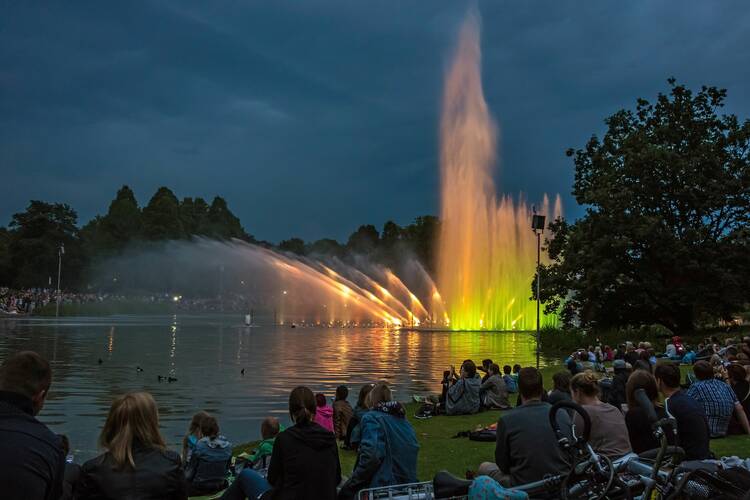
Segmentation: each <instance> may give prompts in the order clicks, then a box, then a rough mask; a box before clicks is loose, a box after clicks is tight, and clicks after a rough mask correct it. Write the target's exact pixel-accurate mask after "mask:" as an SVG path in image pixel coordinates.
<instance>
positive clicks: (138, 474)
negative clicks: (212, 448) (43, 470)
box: [76, 392, 187, 500]
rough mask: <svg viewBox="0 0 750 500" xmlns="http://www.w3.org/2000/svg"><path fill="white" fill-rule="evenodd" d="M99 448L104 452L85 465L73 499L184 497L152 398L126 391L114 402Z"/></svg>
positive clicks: (176, 464)
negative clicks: (160, 428) (104, 450)
mask: <svg viewBox="0 0 750 500" xmlns="http://www.w3.org/2000/svg"><path fill="white" fill-rule="evenodd" d="M99 444H100V446H101V447H102V448H104V449H106V450H107V451H106V452H105V453H103V454H102V455H99V456H98V457H96V458H93V459H91V460H89V461H88V462H86V463H85V464H83V468H82V471H81V472H82V473H81V481H80V484H79V485H78V487H77V488H76V498H77V499H79V500H87V499H92V500H94V499H96V500H99V499H104V498H116V499H118V500H136V499H137V500H184V499H186V498H187V488H186V483H185V473H184V472H183V470H182V462H181V460H180V455H178V454H177V453H175V452H173V451H168V450H167V449H166V445H165V444H164V438H163V437H162V436H161V434H160V433H159V413H158V411H157V408H156V401H154V398H153V397H152V396H151V394H149V393H147V392H130V393H128V394H125V395H123V396H120V397H118V398H117V399H115V400H114V402H113V403H112V407H111V408H110V409H109V414H108V415H107V420H106V421H105V422H104V428H102V432H101V434H100V436H99Z"/></svg>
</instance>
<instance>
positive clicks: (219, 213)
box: [207, 196, 249, 240]
mask: <svg viewBox="0 0 750 500" xmlns="http://www.w3.org/2000/svg"><path fill="white" fill-rule="evenodd" d="M208 224H209V231H208V233H207V234H208V236H210V237H212V238H217V239H220V240H228V239H231V238H240V239H244V240H247V239H248V238H249V236H248V235H247V233H245V230H244V229H242V224H240V220H239V219H238V218H237V217H236V216H235V215H234V214H233V213H232V212H231V210H229V207H228V206H227V202H226V200H224V198H222V197H221V196H217V197H215V198H214V200H213V201H212V202H211V207H210V208H209V209H208Z"/></svg>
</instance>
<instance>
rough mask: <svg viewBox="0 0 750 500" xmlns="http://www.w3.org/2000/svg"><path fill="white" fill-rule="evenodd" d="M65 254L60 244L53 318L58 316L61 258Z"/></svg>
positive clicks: (63, 247)
mask: <svg viewBox="0 0 750 500" xmlns="http://www.w3.org/2000/svg"><path fill="white" fill-rule="evenodd" d="M64 253H65V244H64V243H60V246H59V247H57V300H56V301H55V317H56V318H57V317H58V316H60V276H61V275H62V256H63V254H64Z"/></svg>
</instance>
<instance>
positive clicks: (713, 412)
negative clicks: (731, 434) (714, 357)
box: [687, 361, 750, 438]
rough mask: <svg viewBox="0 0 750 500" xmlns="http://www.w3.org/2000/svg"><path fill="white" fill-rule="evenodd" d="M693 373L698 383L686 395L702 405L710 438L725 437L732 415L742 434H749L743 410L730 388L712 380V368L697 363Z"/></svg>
mask: <svg viewBox="0 0 750 500" xmlns="http://www.w3.org/2000/svg"><path fill="white" fill-rule="evenodd" d="M693 373H695V377H696V378H697V379H698V381H697V382H695V383H694V384H692V385H691V386H690V388H689V389H688V390H687V395H688V396H690V397H691V398H693V399H695V400H696V401H698V402H699V403H700V404H701V405H703V411H704V412H705V414H706V417H708V428H709V430H710V431H711V437H712V438H714V437H723V436H726V435H727V430H728V428H729V421H730V420H731V418H732V414H734V415H735V416H736V417H737V420H738V421H739V423H740V426H741V427H742V430H743V433H744V434H750V424H749V423H748V421H747V415H745V410H744V409H743V408H742V405H741V404H740V402H739V401H738V400H737V396H736V395H735V393H734V391H733V390H732V388H731V387H729V385H728V384H727V383H726V382H724V381H722V380H718V379H716V378H714V369H713V367H712V366H711V365H710V364H709V363H708V362H707V361H698V362H697V363H695V364H694V365H693Z"/></svg>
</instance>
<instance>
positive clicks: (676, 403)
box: [654, 362, 711, 460]
mask: <svg viewBox="0 0 750 500" xmlns="http://www.w3.org/2000/svg"><path fill="white" fill-rule="evenodd" d="M654 377H655V378H656V386H657V387H658V388H659V392H661V393H662V395H663V396H664V409H665V411H666V412H667V414H668V415H670V416H671V417H673V418H674V419H675V420H676V421H677V440H678V442H679V444H680V447H681V448H682V449H683V450H685V460H705V459H707V458H711V450H710V448H709V439H710V433H709V431H708V421H707V419H706V414H705V413H704V411H703V407H702V406H701V405H700V403H698V401H696V400H695V399H693V398H691V397H690V396H688V395H687V394H685V392H684V391H681V390H680V368H679V367H678V366H677V365H676V364H675V363H669V362H665V363H659V364H657V365H656V368H655V370H654Z"/></svg>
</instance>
